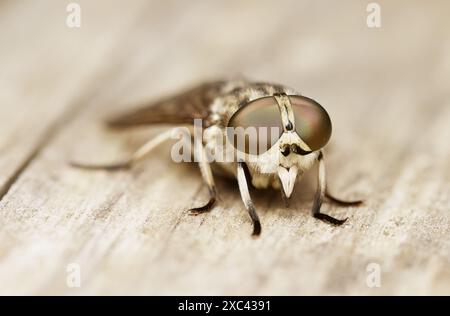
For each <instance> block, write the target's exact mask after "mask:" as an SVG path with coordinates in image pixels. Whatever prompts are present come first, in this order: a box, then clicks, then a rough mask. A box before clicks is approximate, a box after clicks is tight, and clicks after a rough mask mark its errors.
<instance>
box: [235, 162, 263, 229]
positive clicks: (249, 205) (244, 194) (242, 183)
mask: <svg viewBox="0 0 450 316" xmlns="http://www.w3.org/2000/svg"><path fill="white" fill-rule="evenodd" d="M237 180H238V185H239V191H240V192H241V198H242V201H243V202H244V205H245V208H246V209H247V212H248V214H249V215H250V218H251V220H252V222H253V233H252V235H253V236H258V235H259V234H261V222H260V221H259V217H258V214H256V210H255V206H254V205H253V202H252V199H251V197H250V193H249V191H248V184H247V177H246V176H245V170H244V162H238V164H237Z"/></svg>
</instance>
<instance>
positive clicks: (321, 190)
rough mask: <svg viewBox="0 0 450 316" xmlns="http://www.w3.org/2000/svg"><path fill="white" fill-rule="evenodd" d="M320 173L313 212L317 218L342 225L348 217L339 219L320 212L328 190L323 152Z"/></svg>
mask: <svg viewBox="0 0 450 316" xmlns="http://www.w3.org/2000/svg"><path fill="white" fill-rule="evenodd" d="M318 160H319V174H318V185H317V191H316V196H315V198H314V204H313V207H312V214H313V216H314V217H315V218H317V219H320V220H322V221H324V222H327V223H330V224H333V225H337V226H339V225H342V224H344V223H345V221H346V220H347V218H346V219H337V218H334V217H331V216H330V215H327V214H323V213H320V207H321V206H322V202H323V199H324V197H325V192H326V174H325V163H324V161H323V153H322V152H320V154H319V157H318Z"/></svg>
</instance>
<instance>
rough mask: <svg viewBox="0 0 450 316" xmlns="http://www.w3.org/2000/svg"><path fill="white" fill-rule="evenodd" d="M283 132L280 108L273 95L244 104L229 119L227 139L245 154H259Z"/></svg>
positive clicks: (268, 147)
mask: <svg viewBox="0 0 450 316" xmlns="http://www.w3.org/2000/svg"><path fill="white" fill-rule="evenodd" d="M282 133H283V125H282V122H281V116H280V110H279V109H278V105H277V101H276V100H275V98H273V97H264V98H260V99H257V100H254V101H251V102H250V103H248V104H246V105H244V106H243V107H242V108H240V109H239V110H238V111H237V112H236V113H235V114H234V115H233V116H232V117H231V119H230V121H229V123H228V128H227V137H228V140H229V141H230V142H231V143H232V144H233V146H234V147H235V148H236V149H237V150H239V151H241V152H245V153H247V154H252V155H260V154H262V153H264V152H266V151H267V150H268V149H270V148H271V147H272V146H273V145H274V144H275V143H276V142H277V140H278V139H279V138H280V136H281V134H282Z"/></svg>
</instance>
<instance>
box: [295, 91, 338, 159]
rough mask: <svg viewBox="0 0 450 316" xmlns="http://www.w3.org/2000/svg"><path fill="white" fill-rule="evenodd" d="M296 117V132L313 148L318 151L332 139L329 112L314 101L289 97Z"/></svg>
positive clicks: (299, 97) (300, 97)
mask: <svg viewBox="0 0 450 316" xmlns="http://www.w3.org/2000/svg"><path fill="white" fill-rule="evenodd" d="M289 99H290V100H291V104H292V109H293V110H294V115H295V130H296V132H297V133H298V135H299V136H300V138H301V139H302V140H303V141H304V142H305V143H306V144H307V145H308V146H309V148H311V150H313V151H314V150H318V149H320V148H322V147H323V146H325V145H326V144H327V143H328V140H329V139H330V137H331V120H330V117H329V116H328V113H327V111H325V109H324V108H323V107H322V106H321V105H320V104H319V103H317V102H316V101H314V100H313V99H310V98H307V97H303V96H289Z"/></svg>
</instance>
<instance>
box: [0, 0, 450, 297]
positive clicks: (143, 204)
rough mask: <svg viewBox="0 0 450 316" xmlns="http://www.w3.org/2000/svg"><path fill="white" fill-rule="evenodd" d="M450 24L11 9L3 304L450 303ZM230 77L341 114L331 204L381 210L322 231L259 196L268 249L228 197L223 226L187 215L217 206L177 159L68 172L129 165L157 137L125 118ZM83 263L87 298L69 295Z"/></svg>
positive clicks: (259, 13)
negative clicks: (119, 297) (374, 280)
mask: <svg viewBox="0 0 450 316" xmlns="http://www.w3.org/2000/svg"><path fill="white" fill-rule="evenodd" d="M449 12H450V3H449V2H448V1H428V2H425V1H418V0H417V1H402V0H397V1H359V0H345V1H339V2H337V1H324V0H319V1H303V0H302V1H274V0H262V1H235V0H232V1H181V0H178V1H144V0H131V1H127V2H124V1H119V0H99V1H87V0H79V1H72V2H71V1H60V0H36V1H12V0H9V1H1V2H0V118H1V122H0V284H1V288H0V293H8V294H10V293H26V294H35V293H38V294H55V293H57V294H60V293H66V294H79V293H82V294H131V293H138V294H191V295H195V294H212V295H213V294H247V295H259V294H265V295H273V294H430V293H431V294H435V293H438V294H449V293H450V287H449V284H450V271H449V266H450V237H449V236H450V218H449V214H448V206H449V193H450V192H449V184H450V169H449V164H448V158H449V154H450V148H449V141H448V139H449V137H450V124H449V121H450V101H449V97H450V93H449V84H450V76H449V75H450V34H449V31H448V30H449V29H450V22H449V21H450V20H449ZM235 77H246V78H249V79H251V80H258V81H270V82H277V83H281V84H285V85H287V86H290V87H293V88H294V89H296V90H298V91H300V92H301V93H302V94H304V95H306V96H308V97H311V98H314V99H316V100H317V101H318V102H320V103H321V104H322V105H323V106H324V107H325V108H326V109H327V110H328V112H329V114H330V116H331V118H332V120H333V128H334V131H333V136H332V141H331V144H330V146H329V147H327V152H326V157H327V165H328V169H329V174H330V181H329V183H330V186H331V187H332V191H333V192H336V193H337V195H340V196H342V197H349V198H353V197H364V198H366V199H367V203H366V204H365V207H363V208H361V209H357V210H355V209H353V210H350V211H349V210H348V209H347V210H346V209H342V208H334V207H333V206H327V207H328V208H327V209H326V210H327V211H328V212H329V213H333V212H334V214H336V216H345V215H347V214H349V213H350V215H351V218H350V219H349V222H350V224H349V225H348V226H346V228H344V229H342V230H336V229H334V228H330V227H325V226H323V225H322V224H318V223H317V222H316V221H315V220H314V219H312V218H310V214H309V209H310V204H311V202H312V200H311V197H310V196H304V197H301V198H299V199H298V200H297V201H296V202H295V203H294V207H293V209H290V210H284V208H283V206H282V204H281V203H279V202H278V200H279V196H278V195H277V194H275V195H267V194H265V195H264V196H263V197H258V193H254V194H255V195H256V197H255V199H256V201H257V208H258V209H260V210H261V217H262V221H263V236H262V237H261V238H260V239H259V240H257V241H254V240H252V239H251V238H250V237H249V234H250V225H249V222H248V219H247V218H246V214H245V211H244V209H243V206H242V205H241V204H240V201H239V195H238V192H237V189H236V187H232V186H231V187H230V186H228V185H225V184H220V185H219V189H221V192H224V197H223V200H224V203H223V204H221V206H218V209H217V210H214V212H213V215H211V216H210V217H204V218H202V219H201V218H191V217H189V216H186V214H185V212H184V211H185V209H187V208H188V207H189V206H190V205H191V204H192V203H194V202H195V201H197V202H198V201H199V200H203V199H204V198H205V191H204V188H202V185H201V181H200V177H199V175H198V171H197V170H196V169H195V168H192V169H189V168H183V167H182V168H181V169H180V168H179V166H177V165H174V164H173V163H171V162H170V161H167V160H168V158H169V153H168V151H169V150H170V147H164V148H165V149H161V151H160V154H159V155H160V157H155V158H152V160H151V161H150V162H148V163H147V164H144V165H143V166H142V167H140V168H139V169H137V170H135V171H134V172H133V173H131V175H130V174H126V173H120V174H114V175H111V174H106V173H97V174H87V173H83V172H80V171H75V170H72V169H70V168H69V167H68V166H67V161H68V160H69V159H72V158H73V157H76V158H83V159H84V160H88V161H111V160H114V159H115V158H118V157H121V156H123V155H126V154H127V153H129V152H131V151H132V149H133V148H135V147H136V146H138V145H139V144H140V143H142V142H143V141H145V140H146V139H148V138H149V137H151V136H152V135H155V134H156V133H157V131H158V129H150V130H144V131H141V130H140V131H134V132H131V133H126V134H120V135H118V134H114V133H110V132H108V131H105V130H104V129H102V126H101V124H100V123H101V121H102V120H103V119H104V118H105V117H107V116H109V115H110V114H111V113H115V112H117V111H119V110H124V109H128V108H130V107H133V106H134V105H138V104H139V103H142V101H146V100H152V99H157V98H158V97H160V96H162V95H167V94H170V93H172V92H177V91H178V90H179V89H183V88H186V87H188V86H191V85H194V84H196V83H199V82H202V81H205V80H211V79H217V78H235ZM156 180H158V181H156ZM275 200H276V201H277V202H273V201H275ZM193 227H194V228H193ZM71 262H75V263H77V264H79V266H80V267H81V271H82V274H81V275H82V276H83V283H82V286H81V287H76V286H75V287H71V286H69V285H68V283H67V282H66V281H67V275H68V274H67V273H69V272H70V269H69V272H68V271H67V267H68V264H69V263H71ZM370 263H376V264H378V265H379V266H380V267H381V270H382V271H383V278H382V280H383V281H382V283H381V284H382V285H381V286H380V287H378V286H375V287H371V286H369V285H368V284H367V282H366V281H367V276H368V272H367V271H366V268H367V267H368V264H370ZM69 274H70V273H69ZM169 280H170V282H169ZM243 280H245V281H243Z"/></svg>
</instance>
